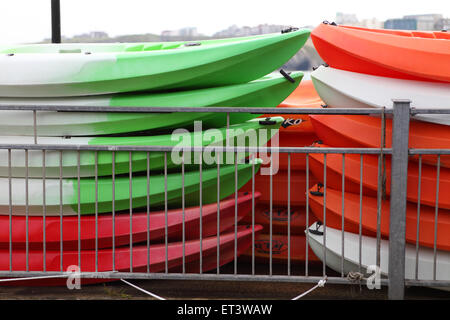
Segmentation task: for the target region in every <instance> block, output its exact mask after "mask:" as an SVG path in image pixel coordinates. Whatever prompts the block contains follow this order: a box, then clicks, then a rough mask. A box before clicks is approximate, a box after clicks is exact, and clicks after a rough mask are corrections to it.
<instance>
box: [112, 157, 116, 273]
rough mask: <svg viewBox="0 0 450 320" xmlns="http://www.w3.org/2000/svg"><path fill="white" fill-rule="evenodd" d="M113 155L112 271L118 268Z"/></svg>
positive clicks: (113, 162)
mask: <svg viewBox="0 0 450 320" xmlns="http://www.w3.org/2000/svg"><path fill="white" fill-rule="evenodd" d="M111 156H112V159H111V160H112V203H111V206H112V210H111V211H112V271H115V270H116V152H115V151H112V152H111Z"/></svg>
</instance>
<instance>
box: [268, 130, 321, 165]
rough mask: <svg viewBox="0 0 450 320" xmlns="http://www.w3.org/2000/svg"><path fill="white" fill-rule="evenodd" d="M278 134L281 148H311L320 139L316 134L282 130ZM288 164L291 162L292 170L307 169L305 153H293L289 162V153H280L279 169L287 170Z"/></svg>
mask: <svg viewBox="0 0 450 320" xmlns="http://www.w3.org/2000/svg"><path fill="white" fill-rule="evenodd" d="M278 134H279V146H280V147H309V146H311V145H312V144H313V143H314V142H316V141H318V140H319V138H318V137H317V136H316V134H314V133H306V132H305V133H301V132H295V131H289V130H284V131H281V130H280V131H279V133H278ZM271 141H273V140H271ZM288 162H290V167H291V170H305V169H306V155H305V154H304V153H303V154H302V153H291V157H290V160H288V154H287V153H279V155H278V167H279V168H280V169H282V170H287V169H288V164H289V163H288ZM266 166H267V165H263V167H266Z"/></svg>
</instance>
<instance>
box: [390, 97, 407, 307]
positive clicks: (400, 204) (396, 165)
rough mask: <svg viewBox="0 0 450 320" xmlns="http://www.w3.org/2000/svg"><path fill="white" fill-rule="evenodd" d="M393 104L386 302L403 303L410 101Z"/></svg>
mask: <svg viewBox="0 0 450 320" xmlns="http://www.w3.org/2000/svg"><path fill="white" fill-rule="evenodd" d="M393 102H394V114H393V118H394V119H393V125H392V166H391V167H392V170H391V197H390V199H391V200H390V206H391V211H390V222H389V274H388V277H389V289H388V298H389V299H391V300H402V299H404V295H405V233H406V188H407V178H408V153H409V152H408V151H409V148H408V143H409V120H410V105H411V101H409V100H394V101H393Z"/></svg>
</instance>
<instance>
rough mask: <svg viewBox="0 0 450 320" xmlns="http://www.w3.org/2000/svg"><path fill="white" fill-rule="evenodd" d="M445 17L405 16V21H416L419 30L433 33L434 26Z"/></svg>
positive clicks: (439, 15)
mask: <svg viewBox="0 0 450 320" xmlns="http://www.w3.org/2000/svg"><path fill="white" fill-rule="evenodd" d="M443 18H444V17H443V16H442V14H417V15H408V16H404V17H403V19H415V20H416V21H417V30H423V31H432V30H435V29H434V25H435V24H436V22H438V21H439V20H440V19H443Z"/></svg>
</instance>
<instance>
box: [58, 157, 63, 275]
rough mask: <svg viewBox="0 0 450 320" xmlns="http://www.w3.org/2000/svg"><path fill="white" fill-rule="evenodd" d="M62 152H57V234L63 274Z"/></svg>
mask: <svg viewBox="0 0 450 320" xmlns="http://www.w3.org/2000/svg"><path fill="white" fill-rule="evenodd" d="M62 179H63V152H62V150H61V151H59V234H60V242H59V251H60V254H59V256H60V261H59V263H60V267H61V272H63V271H64V270H63V251H64V245H63V232H64V226H63V187H62V185H63V180H62Z"/></svg>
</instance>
